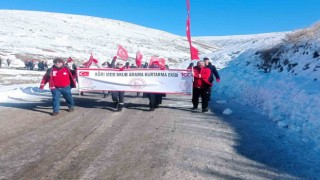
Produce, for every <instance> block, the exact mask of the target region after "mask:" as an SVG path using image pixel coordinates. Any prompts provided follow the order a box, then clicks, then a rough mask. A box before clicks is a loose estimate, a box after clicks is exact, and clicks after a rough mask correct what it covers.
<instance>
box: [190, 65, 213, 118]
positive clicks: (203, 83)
mask: <svg viewBox="0 0 320 180" xmlns="http://www.w3.org/2000/svg"><path fill="white" fill-rule="evenodd" d="M210 75H211V71H210V69H209V68H206V67H205V66H204V62H203V61H198V63H197V66H195V67H193V77H194V81H193V93H192V103H193V109H194V110H196V109H198V104H199V97H200V96H201V100H202V112H208V111H209V109H208V100H209V90H210V87H211V85H212V84H211V83H210V81H209V77H210Z"/></svg>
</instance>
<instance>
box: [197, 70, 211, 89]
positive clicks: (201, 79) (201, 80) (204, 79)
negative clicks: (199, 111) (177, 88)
mask: <svg viewBox="0 0 320 180" xmlns="http://www.w3.org/2000/svg"><path fill="white" fill-rule="evenodd" d="M193 73H194V75H193V77H194V81H193V87H195V88H206V87H211V86H212V83H210V82H209V77H210V75H211V71H210V69H209V68H206V67H202V68H199V67H198V66H195V67H193Z"/></svg>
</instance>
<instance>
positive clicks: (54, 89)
mask: <svg viewBox="0 0 320 180" xmlns="http://www.w3.org/2000/svg"><path fill="white" fill-rule="evenodd" d="M74 76H75V71H73V70H70V69H69V68H68V67H67V66H65V64H64V60H63V59H61V58H55V59H54V60H53V66H52V67H51V68H49V69H48V70H47V72H46V73H45V74H44V76H43V78H42V80H41V84H40V89H43V88H44V86H45V85H46V84H47V83H48V82H49V88H50V90H51V94H52V108H53V113H52V115H53V116H56V115H58V114H59V111H60V96H61V95H62V96H63V97H64V99H65V100H66V103H67V105H68V108H69V109H68V111H69V112H72V111H74V100H73V97H72V94H71V88H75V87H76V82H75V78H74Z"/></svg>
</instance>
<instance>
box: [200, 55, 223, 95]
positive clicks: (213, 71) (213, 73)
mask: <svg viewBox="0 0 320 180" xmlns="http://www.w3.org/2000/svg"><path fill="white" fill-rule="evenodd" d="M203 61H204V65H205V67H207V68H209V69H210V71H211V74H210V77H209V82H210V83H211V84H212V86H213V80H214V77H215V79H216V81H217V82H218V83H219V82H220V76H219V73H218V71H217V68H216V66H214V65H212V64H211V62H210V59H209V58H207V57H205V58H203ZM213 76H214V77H213ZM212 86H210V88H209V95H208V96H209V98H208V100H209V101H211V89H212Z"/></svg>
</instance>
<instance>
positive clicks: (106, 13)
mask: <svg viewBox="0 0 320 180" xmlns="http://www.w3.org/2000/svg"><path fill="white" fill-rule="evenodd" d="M190 3H191V35H192V36H221V35H239V34H256V33H267V32H280V31H291V30H296V29H300V28H305V27H309V26H310V25H312V24H314V23H315V22H318V21H319V20H320V0H190ZM0 9H15V10H32V11H48V12H60V13H67V14H80V15H89V16H96V17H102V18H109V19H116V20H121V21H126V22H130V23H134V24H138V25H142V26H146V27H150V28H155V29H160V30H164V31H167V32H170V33H173V34H177V35H181V36H185V23H186V15H187V10H186V0H0Z"/></svg>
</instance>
